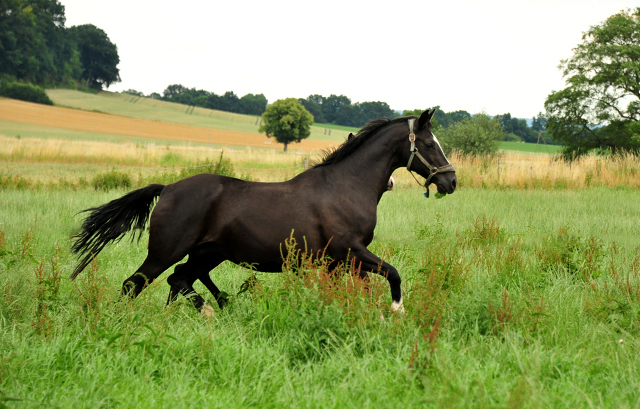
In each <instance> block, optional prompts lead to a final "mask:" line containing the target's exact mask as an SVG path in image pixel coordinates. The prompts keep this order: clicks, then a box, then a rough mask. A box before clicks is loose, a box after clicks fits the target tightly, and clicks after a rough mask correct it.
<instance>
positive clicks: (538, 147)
mask: <svg viewBox="0 0 640 409" xmlns="http://www.w3.org/2000/svg"><path fill="white" fill-rule="evenodd" d="M499 149H500V150H501V151H506V153H514V152H528V153H544V154H550V155H554V154H556V153H559V152H560V151H562V146H560V145H545V144H535V143H523V142H500V147H499Z"/></svg>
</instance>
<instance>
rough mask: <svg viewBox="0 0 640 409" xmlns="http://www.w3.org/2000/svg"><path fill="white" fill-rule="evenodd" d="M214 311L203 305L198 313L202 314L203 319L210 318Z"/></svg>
mask: <svg viewBox="0 0 640 409" xmlns="http://www.w3.org/2000/svg"><path fill="white" fill-rule="evenodd" d="M214 312H215V311H214V309H213V307H212V306H210V305H209V304H205V305H204V307H202V309H201V310H200V313H202V316H203V317H205V318H211V317H213V315H214Z"/></svg>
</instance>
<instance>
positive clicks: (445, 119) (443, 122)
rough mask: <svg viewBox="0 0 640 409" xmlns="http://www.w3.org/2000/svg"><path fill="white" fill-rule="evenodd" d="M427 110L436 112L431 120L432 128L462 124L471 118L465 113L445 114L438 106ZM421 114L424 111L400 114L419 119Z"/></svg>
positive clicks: (453, 112)
mask: <svg viewBox="0 0 640 409" xmlns="http://www.w3.org/2000/svg"><path fill="white" fill-rule="evenodd" d="M429 109H435V111H436V112H435V114H434V115H433V118H432V119H431V123H432V124H433V127H434V128H437V127H442V128H447V127H449V126H451V125H454V124H456V123H458V122H462V121H464V120H465V119H470V118H471V114H470V113H468V112H467V111H452V112H445V111H443V110H442V109H441V108H440V105H436V106H434V107H432V108H429ZM422 112H424V109H412V110H406V111H403V112H402V116H409V115H413V116H418V117H419V116H420V115H421V114H422Z"/></svg>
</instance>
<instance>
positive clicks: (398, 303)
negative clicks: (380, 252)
mask: <svg viewBox="0 0 640 409" xmlns="http://www.w3.org/2000/svg"><path fill="white" fill-rule="evenodd" d="M352 255H353V259H355V265H356V266H358V265H359V266H360V268H361V273H360V274H361V276H362V274H363V273H364V275H365V276H366V272H367V271H371V272H373V273H377V274H380V275H381V276H383V277H386V278H387V281H388V282H389V287H390V289H391V311H394V312H395V311H399V312H401V313H404V307H403V306H402V290H401V289H400V284H401V283H402V280H401V279H400V274H398V270H396V268H395V267H394V266H392V265H391V264H389V263H387V262H385V261H382V260H381V259H380V258H379V257H378V256H376V255H375V254H373V253H372V252H370V251H369V250H367V249H366V248H361V249H352ZM353 259H352V260H353Z"/></svg>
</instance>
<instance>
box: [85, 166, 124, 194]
mask: <svg viewBox="0 0 640 409" xmlns="http://www.w3.org/2000/svg"><path fill="white" fill-rule="evenodd" d="M91 186H93V188H94V189H95V190H98V189H101V190H104V191H105V192H106V191H108V190H111V189H119V188H130V187H131V178H129V175H128V174H126V173H123V172H118V171H115V170H110V171H109V172H106V173H101V174H99V175H96V176H94V178H93V179H91Z"/></svg>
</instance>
